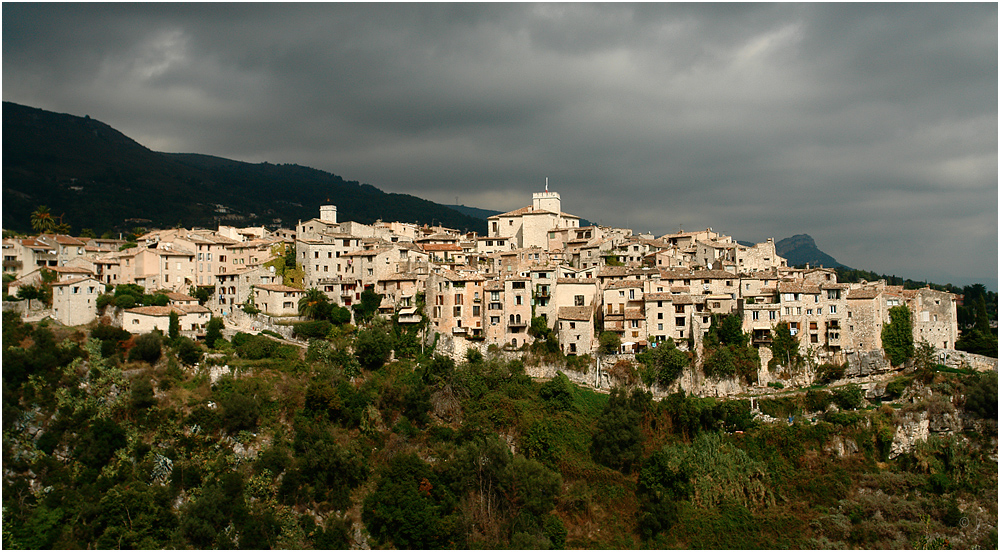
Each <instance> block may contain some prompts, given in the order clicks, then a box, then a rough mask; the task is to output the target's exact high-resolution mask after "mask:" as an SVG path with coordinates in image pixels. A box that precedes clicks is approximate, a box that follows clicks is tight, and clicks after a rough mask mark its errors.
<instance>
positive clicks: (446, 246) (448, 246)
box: [420, 243, 462, 251]
mask: <svg viewBox="0 0 1000 552" xmlns="http://www.w3.org/2000/svg"><path fill="white" fill-rule="evenodd" d="M420 247H421V248H423V250H424V251H461V250H462V247H461V246H459V245H455V244H453V243H425V244H420Z"/></svg>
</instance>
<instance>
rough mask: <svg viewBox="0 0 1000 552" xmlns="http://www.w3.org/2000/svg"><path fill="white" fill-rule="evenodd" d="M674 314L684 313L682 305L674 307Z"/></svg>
mask: <svg viewBox="0 0 1000 552" xmlns="http://www.w3.org/2000/svg"><path fill="white" fill-rule="evenodd" d="M674 312H676V313H682V312H684V305H674Z"/></svg>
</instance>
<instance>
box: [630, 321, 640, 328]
mask: <svg viewBox="0 0 1000 552" xmlns="http://www.w3.org/2000/svg"><path fill="white" fill-rule="evenodd" d="M630 322H631V327H633V328H638V327H639V321H638V320H630Z"/></svg>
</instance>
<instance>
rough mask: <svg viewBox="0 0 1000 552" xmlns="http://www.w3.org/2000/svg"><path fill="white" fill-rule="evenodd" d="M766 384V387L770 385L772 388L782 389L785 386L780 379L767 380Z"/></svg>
mask: <svg viewBox="0 0 1000 552" xmlns="http://www.w3.org/2000/svg"><path fill="white" fill-rule="evenodd" d="M767 386H768V387H772V388H774V389H784V388H785V384H783V383H781V382H780V381H769V382H767Z"/></svg>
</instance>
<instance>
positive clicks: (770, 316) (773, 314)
mask: <svg viewBox="0 0 1000 552" xmlns="http://www.w3.org/2000/svg"><path fill="white" fill-rule="evenodd" d="M767 318H768V320H777V318H778V311H768V312H767Z"/></svg>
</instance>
